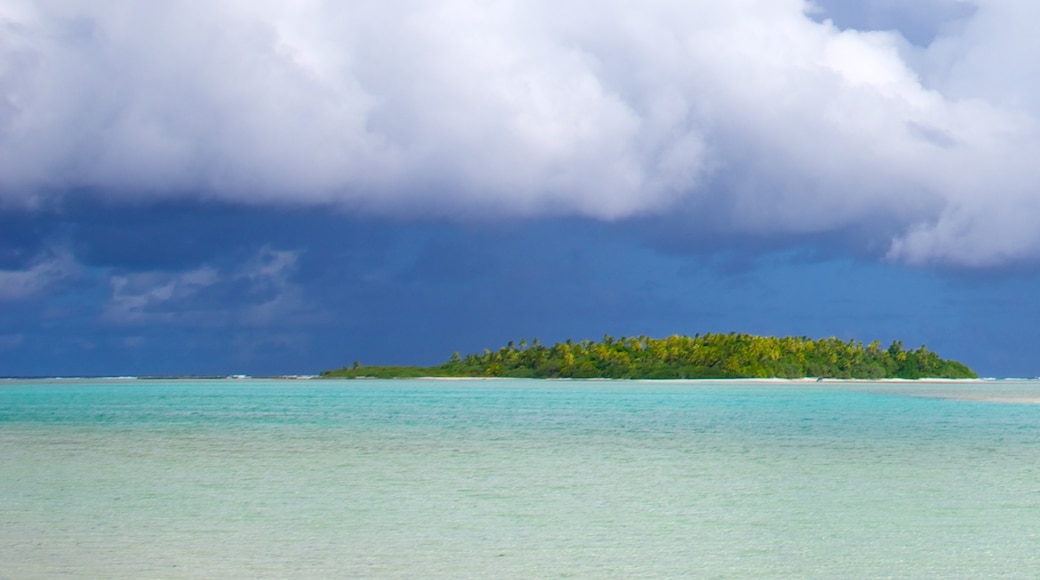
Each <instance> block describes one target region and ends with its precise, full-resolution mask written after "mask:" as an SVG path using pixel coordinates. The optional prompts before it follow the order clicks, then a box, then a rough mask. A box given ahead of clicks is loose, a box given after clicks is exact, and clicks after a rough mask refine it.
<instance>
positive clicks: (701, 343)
mask: <svg viewBox="0 0 1040 580" xmlns="http://www.w3.org/2000/svg"><path fill="white" fill-rule="evenodd" d="M322 375H323V376H327V377H342V378H361V377H373V378H414V377H514V378H576V379H594V378H611V379H730V378H733V379H735V378H802V377H824V378H840V379H880V378H905V379H919V378H926V377H934V378H958V379H959V378H975V376H976V375H975V373H974V372H972V370H971V369H969V368H968V367H966V366H964V365H963V364H961V363H959V362H956V361H949V360H943V359H941V358H939V356H938V355H936V354H935V353H933V352H931V351H929V350H928V349H927V348H926V347H924V346H921V347H920V348H917V349H915V350H905V349H904V348H903V344H902V343H901V342H899V341H895V342H893V343H892V344H891V345H890V346H889V347H888V348H887V349H882V348H881V345H880V344H879V343H878V342H877V341H874V342H871V343H870V344H869V345H867V346H866V347H864V346H863V344H862V343H860V342H856V341H852V340H850V341H848V342H845V341H842V340H839V339H837V338H834V337H831V338H825V339H819V340H813V339H811V338H806V337H784V338H774V337H762V336H753V335H748V334H737V333H730V334H705V335H699V334H698V335H696V336H694V337H689V336H679V335H673V336H669V337H667V338H661V339H655V338H650V337H646V336H638V337H634V338H630V337H621V338H613V337H611V336H609V335H604V337H603V342H592V341H589V340H584V341H580V342H574V341H573V340H571V339H567V340H566V341H565V342H563V343H557V344H555V345H553V346H544V345H542V344H541V343H540V342H539V341H538V339H534V340H532V341H531V342H530V343H528V342H527V341H526V340H524V339H521V340H520V341H519V342H518V343H514V342H512V341H510V342H509V344H507V345H506V346H503V347H502V348H499V349H498V350H495V351H491V350H487V349H485V350H484V352H482V353H479V354H470V355H466V356H465V357H460V356H459V355H458V353H455V354H453V355H452V357H451V359H450V360H449V361H447V362H445V363H443V364H441V365H439V366H435V367H376V366H372V367H366V366H358V365H355V366H354V367H353V368H343V369H339V370H336V371H326V372H324V373H322Z"/></svg>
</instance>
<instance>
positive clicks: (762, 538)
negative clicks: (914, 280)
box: [0, 379, 1040, 579]
mask: <svg viewBox="0 0 1040 580" xmlns="http://www.w3.org/2000/svg"><path fill="white" fill-rule="evenodd" d="M1036 401H1040V383H1038V382H1035V381H965V382H935V383H926V382H884V383H870V382H825V383H805V382H750V381H689V382H686V381H675V382H671V381H668V382H650V381H648V382H643V381H590V382H581V381H519V380H491V381H445V380H439V381H434V380H430V381H423V380H414V381H275V380H235V381H230V380H227V381H219V380H218V381H144V380H139V381H138V380H87V379H80V380H67V381H5V382H0V502H2V509H0V554H3V558H2V559H0V578H19V579H20V578H52V577H69V578H98V577H105V578H140V577H152V578H208V577H225V578H277V577H294V578H328V577H359V578H398V577H424V578H459V577H505V578H531V577H574V578H589V577H595V578H633V577H634V578H640V577H644V578H668V577H675V578H678V577H691V576H692V577H716V578H752V577H763V576H766V577H799V578H805V577H816V578H830V577H839V576H843V577H849V576H855V577H880V576H897V577H920V576H927V577H968V576H976V577H977V576H1003V577H1016V576H1032V575H1035V574H1036V573H1037V571H1038V570H1040V556H1038V555H1036V550H1035V546H1036V545H1037V544H1038V542H1040V406H1038V405H1036V404H1033V403H1035V402H1036Z"/></svg>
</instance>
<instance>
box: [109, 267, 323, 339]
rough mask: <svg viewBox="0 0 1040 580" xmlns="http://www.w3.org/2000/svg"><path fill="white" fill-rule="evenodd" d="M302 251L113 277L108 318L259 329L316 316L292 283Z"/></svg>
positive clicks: (297, 287)
mask: <svg viewBox="0 0 1040 580" xmlns="http://www.w3.org/2000/svg"><path fill="white" fill-rule="evenodd" d="M298 255H299V254H298V252H292V251H285V250H274V249H271V248H262V249H261V250H259V251H258V252H257V253H256V254H255V255H254V256H252V257H251V258H250V259H248V260H246V261H245V262H244V263H242V264H239V265H237V266H235V267H233V268H230V269H220V268H217V267H214V266H210V265H204V266H200V267H198V268H194V269H192V270H188V271H183V272H171V271H163V270H154V271H146V272H133V273H123V274H111V275H110V276H109V285H110V288H111V295H110V297H109V299H108V302H107V304H106V305H105V308H104V314H103V318H104V320H106V321H107V322H109V323H114V324H129V325H135V324H156V323H159V324H178V325H189V326H204V327H213V326H234V327H242V326H245V327H256V326H266V325H271V324H276V323H279V322H284V321H285V320H287V319H294V321H295V322H297V323H299V322H306V321H307V320H310V319H311V317H313V315H314V313H313V312H311V310H312V309H311V308H310V307H309V306H308V305H307V304H306V301H305V300H304V299H303V291H302V289H301V288H300V287H299V286H298V285H297V284H295V283H293V282H292V281H291V276H292V275H293V273H294V272H295V270H296V263H297V259H298Z"/></svg>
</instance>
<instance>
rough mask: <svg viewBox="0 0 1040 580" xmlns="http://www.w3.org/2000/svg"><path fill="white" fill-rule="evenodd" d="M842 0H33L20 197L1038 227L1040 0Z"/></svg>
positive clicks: (1003, 231) (7, 59)
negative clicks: (846, 10) (848, 5)
mask: <svg viewBox="0 0 1040 580" xmlns="http://www.w3.org/2000/svg"><path fill="white" fill-rule="evenodd" d="M830 4H835V3H833V2H823V3H822V4H821V5H819V6H817V5H813V4H810V3H807V2H803V1H800V0H737V1H732V2H721V3H720V2H709V1H707V0H696V1H679V0H652V1H649V2H643V3H639V4H638V5H637V4H634V3H631V2H625V1H622V0H613V1H607V2H602V1H597V2H592V1H591V0H573V1H571V2H567V3H563V4H560V3H558V2H547V1H544V0H530V1H528V2H522V3H521V2H497V3H489V2H478V1H476V0H438V1H435V2H411V1H406V0H401V1H390V2H386V1H381V2H376V1H374V0H372V1H369V0H358V1H354V2H346V3H344V2H330V1H327V0H299V1H297V2H292V3H284V2H255V1H254V2H245V1H242V0H216V1H214V2H211V3H208V4H207V7H206V10H202V9H200V7H199V5H198V3H194V2H186V1H184V0H170V1H168V2H163V3H160V4H155V3H140V2H134V1H132V0H113V1H111V2H104V3H82V2H75V1H73V0H33V1H28V0H8V1H7V2H5V3H4V4H3V5H2V6H0V206H2V205H4V204H6V205H8V206H18V207H36V206H46V205H48V204H51V203H54V202H60V201H61V200H62V199H64V198H66V197H67V196H71V195H79V194H81V193H79V194H78V193H76V192H83V191H92V192H101V193H100V194H101V195H104V196H107V197H111V198H114V199H117V200H126V201H133V202H139V201H141V200H146V201H148V200H159V199H168V198H176V197H182V196H193V197H200V198H205V199H217V200H221V201H225V202H232V203H245V204H256V205H267V204H333V205H337V206H341V207H343V208H346V209H348V210H350V211H365V212H374V213H380V214H390V215H393V214H400V213H409V214H413V215H414V214H420V215H432V216H439V217H452V218H456V219H466V218H467V217H469V218H474V217H479V216H482V215H488V214H489V213H490V214H495V215H529V216H543V215H580V216H588V217H593V218H597V219H624V218H630V217H635V216H647V215H650V216H652V215H657V214H661V215H665V214H669V213H674V212H675V211H677V208H685V209H683V211H690V212H691V213H692V214H697V213H698V212H699V211H708V210H709V208H717V207H725V208H726V211H725V212H722V213H720V214H719V215H718V216H716V217H717V218H718V219H719V220H722V222H723V227H725V228H726V229H728V230H729V231H731V232H733V233H736V234H747V235H758V236H791V235H795V236H800V235H807V234H809V235H813V234H819V233H826V232H837V231H841V230H844V229H846V228H850V227H855V228H862V229H873V230H874V231H878V232H883V233H881V234H879V235H881V236H887V237H886V238H884V239H881V240H875V243H876V244H880V245H882V246H886V247H888V250H887V254H886V255H887V257H888V258H889V259H893V260H899V261H905V262H909V263H920V264H927V263H936V262H938V263H950V264H959V265H969V266H987V265H993V264H1001V263H1006V262H1014V261H1019V260H1027V259H1034V258H1036V257H1037V256H1038V255H1040V236H1038V235H1037V234H1036V233H1035V232H1036V231H1037V229H1036V228H1035V227H1033V225H1032V224H1031V223H1030V222H1031V220H1030V219H1029V216H1031V215H1038V214H1037V211H1036V210H1038V209H1040V207H1037V205H1038V203H1040V200H1037V195H1036V193H1035V190H1034V185H1033V184H1034V183H1037V182H1038V179H1037V178H1038V177H1040V176H1038V173H1040V170H1038V169H1037V168H1035V166H1036V164H1035V162H1034V159H1036V158H1037V155H1036V154H1037V152H1038V151H1037V149H1038V144H1040V127H1038V125H1037V120H1038V115H1040V86H1038V82H1040V81H1036V80H1034V79H1040V75H1038V74H1034V73H1035V72H1036V71H1034V69H1036V68H1037V67H1038V66H1040V65H1038V64H1037V63H1036V61H1035V59H1034V58H1032V55H1035V54H1036V50H1033V48H1040V47H1035V46H1034V45H1035V44H1036V43H1037V42H1040V41H1037V40H1035V34H1033V32H1032V30H1031V29H1030V26H1029V24H1030V23H1032V22H1036V20H1037V18H1036V17H1037V16H1040V5H1035V4H1034V3H1030V2H1028V0H1000V1H998V0H979V1H977V2H974V3H967V2H961V1H957V0H927V1H924V0H922V1H921V2H919V3H910V4H913V5H914V7H915V8H914V9H910V8H906V7H903V8H898V6H897V5H896V4H895V3H892V2H883V1H882V0H874V1H872V2H869V3H866V4H864V5H865V6H869V9H870V10H872V12H862V11H861V13H857V14H851V13H850V14H845V15H843V16H842V17H841V18H840V19H839V18H837V17H838V16H839V14H838V12H837V8H836V5H835V6H829V5H830ZM902 4H907V3H901V4H900V5H902ZM829 16H834V17H835V19H829ZM836 21H837V24H836V23H835V22H836ZM859 23H863V24H862V25H861V27H862V28H863V29H864V30H857V29H856V28H855V26H860V24H859ZM900 23H903V24H905V26H903V27H902V28H901V27H900ZM888 24H891V26H890V28H892V29H894V30H891V31H886V30H885V29H884V28H886V27H887V26H888ZM879 28H880V29H879ZM866 29H870V30H866ZM914 31H917V32H914ZM922 31H923V32H922ZM907 37H910V39H909V40H908V39H907ZM892 232H895V233H894V234H893V233H892ZM156 287H158V286H156ZM128 296H130V295H128ZM133 296H137V297H141V296H143V295H139V294H133Z"/></svg>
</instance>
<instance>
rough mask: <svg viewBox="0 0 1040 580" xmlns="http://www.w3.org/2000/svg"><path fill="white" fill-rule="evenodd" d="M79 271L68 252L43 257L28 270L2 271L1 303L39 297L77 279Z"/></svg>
mask: <svg viewBox="0 0 1040 580" xmlns="http://www.w3.org/2000/svg"><path fill="white" fill-rule="evenodd" d="M79 270H80V267H79V265H78V264H77V263H76V262H75V260H74V259H73V257H72V256H71V255H70V254H68V253H67V252H51V253H48V254H45V255H42V256H40V257H38V258H37V259H36V261H35V262H34V263H33V264H32V265H31V266H29V267H28V268H26V269H21V270H0V302H7V301H16V300H25V299H30V298H34V297H36V296H39V295H41V294H43V293H45V292H47V291H49V290H50V289H52V288H53V287H55V286H56V285H58V284H59V283H61V282H62V281H65V280H68V279H70V278H74V277H76V276H77V275H78V273H79Z"/></svg>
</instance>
